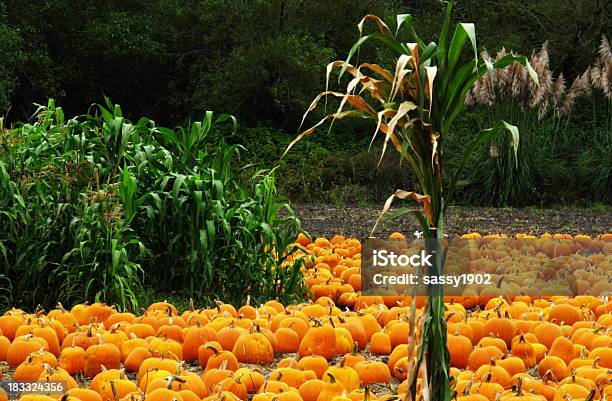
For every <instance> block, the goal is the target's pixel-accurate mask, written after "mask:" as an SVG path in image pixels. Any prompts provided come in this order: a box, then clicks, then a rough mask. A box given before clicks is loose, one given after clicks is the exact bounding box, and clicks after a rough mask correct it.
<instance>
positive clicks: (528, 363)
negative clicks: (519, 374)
mask: <svg viewBox="0 0 612 401" xmlns="http://www.w3.org/2000/svg"><path fill="white" fill-rule="evenodd" d="M512 355H513V356H516V357H518V358H521V359H522V360H523V362H524V363H525V367H526V368H528V369H530V368H532V367H533V366H535V364H536V358H535V351H534V349H533V346H532V345H531V344H530V343H528V342H527V341H526V340H525V336H524V335H523V334H521V335H520V337H519V339H518V340H516V341H514V342H513V343H512Z"/></svg>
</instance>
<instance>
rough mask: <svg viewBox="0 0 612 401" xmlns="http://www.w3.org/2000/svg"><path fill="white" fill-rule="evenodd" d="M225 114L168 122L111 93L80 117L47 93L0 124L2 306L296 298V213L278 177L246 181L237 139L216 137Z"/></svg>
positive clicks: (126, 305) (300, 286)
mask: <svg viewBox="0 0 612 401" xmlns="http://www.w3.org/2000/svg"><path fill="white" fill-rule="evenodd" d="M229 121H232V122H234V126H235V120H234V119H233V117H231V116H226V115H222V116H219V117H217V118H213V113H212V112H208V113H206V114H205V116H204V118H203V120H202V121H197V122H194V123H192V124H190V125H189V126H188V127H186V128H183V127H176V128H174V129H169V128H164V127H159V126H157V125H156V124H155V122H154V121H152V120H150V119H147V118H141V119H139V120H137V121H136V122H132V121H130V120H129V119H128V118H126V117H124V116H123V113H122V110H121V108H120V107H119V106H118V105H114V104H112V103H111V102H110V101H109V100H108V99H106V101H105V103H104V104H103V105H94V106H92V108H91V109H90V110H89V113H87V114H84V115H79V116H75V117H73V118H70V119H66V118H65V116H64V113H63V111H62V109H61V108H60V107H58V106H56V105H55V102H54V101H53V100H49V101H48V103H47V105H46V106H39V107H38V109H37V111H36V113H35V114H34V115H33V117H32V119H31V121H30V122H28V123H23V124H18V125H17V126H16V127H14V128H13V129H10V130H4V129H3V127H1V122H0V227H1V229H0V304H3V303H5V302H7V301H11V302H12V303H13V305H15V306H20V307H29V308H33V307H35V306H36V304H37V303H40V304H41V305H43V306H51V305H54V304H55V303H57V301H61V302H62V303H65V304H71V303H76V302H83V301H85V300H90V301H106V302H109V303H114V304H116V305H117V306H118V308H120V309H129V310H137V309H138V307H139V305H140V302H141V300H142V299H141V298H142V296H143V293H144V287H148V288H149V289H151V292H150V294H151V296H156V295H157V296H161V294H164V295H166V294H170V295H172V296H174V297H184V298H187V297H193V298H194V299H195V300H196V301H197V302H198V303H199V304H204V303H205V302H206V301H209V303H213V302H214V300H215V298H216V297H223V299H224V300H226V301H234V302H236V303H237V304H238V303H242V301H244V299H245V298H246V296H247V295H249V294H250V295H251V297H252V298H254V299H255V300H258V301H264V300H267V299H270V298H279V299H283V300H287V299H292V298H294V297H297V298H300V295H301V294H303V293H304V292H305V290H304V288H303V277H302V274H301V272H300V264H299V262H295V263H293V262H291V263H289V257H290V255H291V254H292V252H293V249H290V247H289V244H291V243H292V242H293V241H294V240H295V239H296V237H297V234H298V232H299V231H300V225H299V220H298V219H297V218H296V217H295V216H294V214H293V212H292V211H291V210H290V209H289V207H288V205H287V204H286V200H285V199H282V198H279V197H278V196H277V195H276V187H275V185H274V175H273V174H272V173H269V172H268V173H262V174H258V175H256V176H255V177H253V180H252V182H250V183H248V185H244V184H243V183H242V182H240V181H239V180H238V178H237V172H236V169H235V164H236V160H237V158H238V157H239V151H240V149H241V148H240V146H238V145H232V146H230V145H227V144H226V143H225V142H224V141H223V140H222V137H220V136H219V135H218V134H216V132H217V128H220V127H219V124H222V123H224V122H229ZM282 209H286V211H287V213H285V214H284V215H281V214H280V211H281V210H282Z"/></svg>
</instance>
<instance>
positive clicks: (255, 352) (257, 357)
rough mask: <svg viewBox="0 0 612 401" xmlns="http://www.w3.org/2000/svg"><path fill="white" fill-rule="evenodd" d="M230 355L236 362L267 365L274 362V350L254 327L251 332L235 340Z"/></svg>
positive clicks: (257, 327)
mask: <svg viewBox="0 0 612 401" xmlns="http://www.w3.org/2000/svg"><path fill="white" fill-rule="evenodd" d="M232 353H233V354H234V355H235V356H236V359H237V360H238V362H242V363H256V364H262V365H268V364H270V363H272V362H273V361H274V349H273V348H272V344H271V343H270V341H269V340H268V338H267V337H266V336H265V335H264V334H262V333H261V332H259V326H254V328H253V329H252V332H251V333H249V334H244V335H242V336H240V337H238V339H237V340H236V343H235V344H234V348H233V349H232Z"/></svg>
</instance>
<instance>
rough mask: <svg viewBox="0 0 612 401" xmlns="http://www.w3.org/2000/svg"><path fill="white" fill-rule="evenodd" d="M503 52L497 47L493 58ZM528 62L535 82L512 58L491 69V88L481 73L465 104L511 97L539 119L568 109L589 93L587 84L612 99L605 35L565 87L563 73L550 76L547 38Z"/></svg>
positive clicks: (610, 58) (611, 71) (610, 56)
mask: <svg viewBox="0 0 612 401" xmlns="http://www.w3.org/2000/svg"><path fill="white" fill-rule="evenodd" d="M506 54H507V51H506V49H502V50H500V51H499V52H498V53H497V55H496V57H495V61H497V60H499V59H501V58H503V57H504V56H505V55H506ZM482 57H483V59H489V60H490V57H489V56H488V54H487V53H486V52H483V54H482ZM530 64H531V65H532V66H533V68H534V70H535V72H536V73H537V76H538V81H539V82H538V84H535V83H534V82H533V81H532V80H530V79H529V74H528V71H527V69H526V68H525V67H524V66H523V65H521V64H520V63H516V62H515V63H512V64H510V65H508V66H506V67H505V68H500V69H497V70H495V73H494V82H493V84H494V86H495V91H494V92H493V84H492V83H491V82H489V81H490V77H489V76H488V75H483V76H481V77H480V78H479V79H478V80H477V81H476V82H474V85H473V87H472V89H471V91H470V96H466V105H468V106H469V105H472V104H474V103H478V104H482V105H488V106H490V105H492V104H493V103H494V102H499V101H503V100H510V99H513V100H515V101H516V102H517V103H518V105H519V106H520V107H521V108H531V109H537V112H538V118H539V119H542V118H544V117H545V116H546V115H547V114H548V113H549V112H550V111H552V113H553V115H554V116H555V117H557V118H558V117H560V116H561V115H563V114H567V113H569V112H570V111H571V108H572V106H573V105H574V102H575V100H576V98H578V97H581V96H589V95H590V94H591V88H593V89H600V90H601V91H602V92H603V93H604V96H606V98H608V99H612V49H611V48H610V42H609V41H608V39H607V38H606V37H605V36H602V39H601V44H600V46H599V50H598V53H597V59H596V60H595V62H594V64H593V66H591V67H589V68H588V69H587V70H586V71H585V72H584V73H582V74H581V75H579V76H578V77H576V79H575V80H574V81H573V83H572V85H571V87H570V88H569V89H568V88H567V82H566V79H565V77H564V76H563V74H559V75H558V76H557V78H556V79H554V74H553V72H552V71H551V70H550V56H549V43H548V42H544V43H543V44H542V47H541V48H540V50H539V51H538V52H536V51H535V50H534V51H533V52H532V54H531V57H530ZM468 102H469V103H468Z"/></svg>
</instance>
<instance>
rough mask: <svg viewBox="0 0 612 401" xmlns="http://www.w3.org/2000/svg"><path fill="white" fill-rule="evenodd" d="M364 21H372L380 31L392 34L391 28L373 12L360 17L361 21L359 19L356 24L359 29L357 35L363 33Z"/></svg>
mask: <svg viewBox="0 0 612 401" xmlns="http://www.w3.org/2000/svg"><path fill="white" fill-rule="evenodd" d="M366 21H374V22H375V23H376V25H378V29H379V30H380V32H382V33H384V34H385V35H389V36H392V34H391V30H390V29H389V27H388V26H387V24H385V22H384V21H383V20H382V19H380V17H377V16H376V15H373V14H368V15H366V16H365V17H363V18H362V19H361V21H359V24H357V29H359V36H361V35H363V25H364V24H365V23H366Z"/></svg>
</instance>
